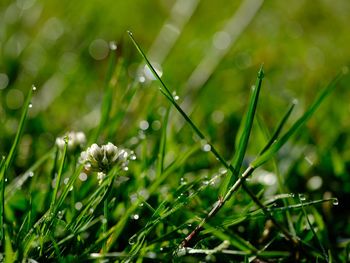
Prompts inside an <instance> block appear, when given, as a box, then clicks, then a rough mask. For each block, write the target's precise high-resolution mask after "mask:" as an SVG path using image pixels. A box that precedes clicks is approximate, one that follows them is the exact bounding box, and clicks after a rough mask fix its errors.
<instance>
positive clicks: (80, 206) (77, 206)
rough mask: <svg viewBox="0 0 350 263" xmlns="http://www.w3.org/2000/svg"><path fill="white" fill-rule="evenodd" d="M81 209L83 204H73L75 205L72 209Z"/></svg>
mask: <svg viewBox="0 0 350 263" xmlns="http://www.w3.org/2000/svg"><path fill="white" fill-rule="evenodd" d="M82 207H83V204H82V203H81V202H76V203H75V205H74V208H75V209H76V210H78V211H79V210H80V209H82Z"/></svg>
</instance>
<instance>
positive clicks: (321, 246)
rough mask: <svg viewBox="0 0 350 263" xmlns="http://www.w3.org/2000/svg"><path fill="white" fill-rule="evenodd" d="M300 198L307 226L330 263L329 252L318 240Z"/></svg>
mask: <svg viewBox="0 0 350 263" xmlns="http://www.w3.org/2000/svg"><path fill="white" fill-rule="evenodd" d="M298 198H299V202H300V204H301V211H302V212H303V215H304V217H305V219H306V221H307V224H308V225H309V227H310V229H311V232H312V234H313V235H314V237H315V239H316V240H317V242H318V244H319V245H320V248H321V250H322V254H323V257H324V259H325V260H326V261H327V262H329V259H328V255H327V252H326V250H325V248H324V247H323V245H322V242H321V241H320V239H319V238H318V236H317V234H316V231H315V229H314V228H313V226H312V224H311V222H310V219H309V217H308V215H307V213H306V211H305V208H304V204H303V201H302V199H301V197H300V196H298Z"/></svg>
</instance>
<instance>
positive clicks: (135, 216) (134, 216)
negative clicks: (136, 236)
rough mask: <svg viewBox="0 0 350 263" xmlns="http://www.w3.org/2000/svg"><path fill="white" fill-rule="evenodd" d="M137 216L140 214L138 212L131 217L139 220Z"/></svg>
mask: <svg viewBox="0 0 350 263" xmlns="http://www.w3.org/2000/svg"><path fill="white" fill-rule="evenodd" d="M139 218H140V216H139V215H138V214H135V215H133V216H132V219H134V220H139Z"/></svg>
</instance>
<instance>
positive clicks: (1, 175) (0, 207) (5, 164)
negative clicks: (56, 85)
mask: <svg viewBox="0 0 350 263" xmlns="http://www.w3.org/2000/svg"><path fill="white" fill-rule="evenodd" d="M33 90H34V87H33V88H32V89H30V90H29V92H28V95H27V98H26V100H25V103H24V104H23V111H22V115H21V119H20V122H19V125H18V129H17V133H16V136H15V140H14V142H13V143H12V146H11V149H10V152H9V154H8V155H7V157H6V159H5V161H2V165H1V166H0V167H1V168H0V184H1V186H0V191H1V194H0V199H1V200H0V241H1V242H2V241H3V239H4V221H5V179H6V177H7V171H8V169H9V167H10V166H11V164H12V162H13V159H14V157H15V154H16V151H17V147H18V145H19V142H20V140H21V137H22V134H23V129H24V123H25V120H26V118H27V114H28V110H29V105H30V101H31V99H32V94H33Z"/></svg>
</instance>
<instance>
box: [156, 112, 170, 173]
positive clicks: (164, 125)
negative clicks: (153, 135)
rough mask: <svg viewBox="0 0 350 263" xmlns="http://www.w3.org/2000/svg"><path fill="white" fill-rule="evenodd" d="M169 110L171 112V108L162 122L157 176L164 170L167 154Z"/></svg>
mask: <svg viewBox="0 0 350 263" xmlns="http://www.w3.org/2000/svg"><path fill="white" fill-rule="evenodd" d="M169 112H170V108H168V109H167V111H166V113H165V115H164V117H163V122H162V134H161V139H160V145H159V152H158V166H157V177H159V176H160V175H161V174H162V173H163V170H164V156H165V146H166V138H167V128H168V120H169Z"/></svg>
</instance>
